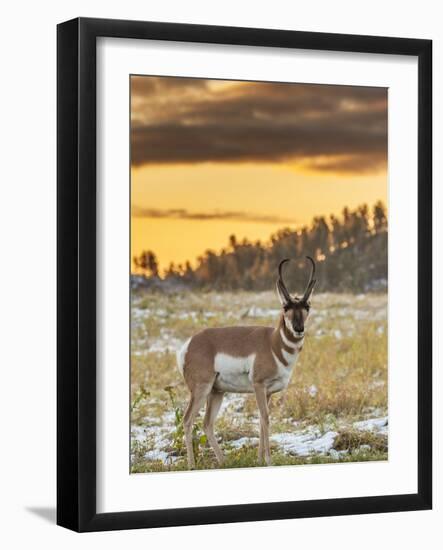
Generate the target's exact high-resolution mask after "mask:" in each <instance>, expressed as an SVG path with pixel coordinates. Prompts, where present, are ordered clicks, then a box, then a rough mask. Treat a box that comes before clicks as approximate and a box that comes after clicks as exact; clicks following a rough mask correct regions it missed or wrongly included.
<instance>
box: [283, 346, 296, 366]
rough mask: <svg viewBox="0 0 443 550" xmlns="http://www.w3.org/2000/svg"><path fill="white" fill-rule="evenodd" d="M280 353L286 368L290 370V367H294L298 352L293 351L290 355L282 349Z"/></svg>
mask: <svg viewBox="0 0 443 550" xmlns="http://www.w3.org/2000/svg"><path fill="white" fill-rule="evenodd" d="M281 353H282V355H283V357H284V359H285V361H286V363H287V364H288V367H287V368H290V369H292V367H293V366H294V365H295V362H296V361H297V357H298V350H294V351H293V352H292V353H289V352H288V351H286V350H285V349H282V350H281Z"/></svg>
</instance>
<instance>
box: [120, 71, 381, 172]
mask: <svg viewBox="0 0 443 550" xmlns="http://www.w3.org/2000/svg"><path fill="white" fill-rule="evenodd" d="M145 81H146V82H145ZM211 84H212V85H211ZM132 92H133V95H132V98H133V112H132V118H133V127H132V134H131V144H132V163H133V164H134V165H141V164H146V163H198V162H270V161H271V162H272V161H282V160H284V161H287V160H293V161H298V162H303V163H304V164H305V165H306V166H309V167H311V168H314V169H318V170H324V171H327V170H336V171H337V170H344V171H351V172H364V171H371V170H377V169H379V168H380V167H383V166H385V165H386V154H387V90H386V89H384V88H365V87H352V86H320V85H307V84H306V85H305V84H274V83H260V82H257V83H250V82H244V83H238V84H236V83H233V85H231V86H225V87H221V86H220V84H217V83H214V81H208V80H198V79H187V78H186V79H179V78H153V77H139V78H138V79H137V84H136V86H135V87H134V85H133V89H132Z"/></svg>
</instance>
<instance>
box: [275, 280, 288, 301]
mask: <svg viewBox="0 0 443 550" xmlns="http://www.w3.org/2000/svg"><path fill="white" fill-rule="evenodd" d="M275 286H276V288H277V296H278V299H279V300H280V303H281V305H282V306H283V307H285V306H287V305H288V304H289V301H288V300H287V298H286V296H285V291H284V290H283V289H282V287H281V283H280V281H279V280H278V281H277V284H276V285H275Z"/></svg>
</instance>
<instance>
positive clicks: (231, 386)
mask: <svg viewBox="0 0 443 550" xmlns="http://www.w3.org/2000/svg"><path fill="white" fill-rule="evenodd" d="M254 361H255V354H252V355H248V356H247V357H234V356H232V355H228V354H226V353H217V355H216V356H215V359H214V369H215V372H217V373H218V376H217V378H216V380H215V384H214V387H215V389H216V390H218V391H227V392H233V393H252V392H253V391H254V387H253V385H252V373H253V367H254Z"/></svg>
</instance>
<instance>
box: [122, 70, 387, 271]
mask: <svg viewBox="0 0 443 550" xmlns="http://www.w3.org/2000/svg"><path fill="white" fill-rule="evenodd" d="M379 199H381V200H383V202H385V203H386V202H387V90H386V89H385V88H365V87H351V86H327V85H309V84H280V83H269V82H238V81H232V82H231V81H215V80H207V79H190V78H178V77H150V76H132V77H131V254H132V256H134V255H138V254H140V252H141V251H142V250H146V249H150V250H153V251H154V252H155V253H156V255H157V257H158V259H159V263H160V267H161V269H163V268H166V267H167V266H168V265H169V263H170V262H174V263H176V264H178V263H184V262H185V261H186V260H190V261H191V263H193V264H194V260H195V259H196V257H197V256H198V255H200V254H202V253H203V252H204V251H205V250H206V249H208V248H209V249H212V250H215V251H218V250H220V249H221V248H222V247H224V246H226V245H227V242H228V237H229V235H231V234H232V233H234V234H235V235H236V236H237V238H238V239H242V238H243V237H247V238H248V239H251V240H256V239H261V240H262V241H267V240H268V239H269V237H270V235H271V234H272V233H275V232H276V231H277V230H278V229H281V228H282V227H294V228H296V227H300V226H301V225H303V224H306V223H309V222H310V221H311V219H312V217H313V216H315V215H329V214H331V213H333V214H339V213H340V212H341V210H342V209H343V207H344V206H349V207H351V208H352V207H355V206H357V205H359V204H361V203H363V202H366V203H368V204H369V205H370V206H372V204H373V203H374V202H376V201H377V200H379Z"/></svg>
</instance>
